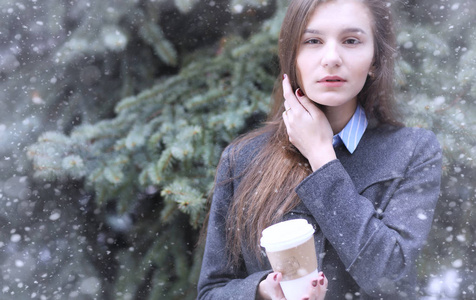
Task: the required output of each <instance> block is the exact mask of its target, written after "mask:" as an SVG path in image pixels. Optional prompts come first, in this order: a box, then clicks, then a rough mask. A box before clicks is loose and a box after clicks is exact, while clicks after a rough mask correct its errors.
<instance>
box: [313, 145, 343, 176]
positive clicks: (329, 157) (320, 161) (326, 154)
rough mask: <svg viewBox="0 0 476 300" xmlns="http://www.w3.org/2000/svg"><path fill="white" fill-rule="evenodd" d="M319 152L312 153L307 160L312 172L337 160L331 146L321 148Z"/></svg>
mask: <svg viewBox="0 0 476 300" xmlns="http://www.w3.org/2000/svg"><path fill="white" fill-rule="evenodd" d="M320 150H321V151H315V152H313V154H312V155H311V156H310V157H309V158H308V161H309V165H311V168H312V171H313V172H315V171H316V170H318V169H320V168H321V167H322V166H323V165H325V164H327V163H328V162H330V161H333V160H334V159H336V158H337V156H336V153H335V151H334V147H332V146H330V147H326V148H321V149H320Z"/></svg>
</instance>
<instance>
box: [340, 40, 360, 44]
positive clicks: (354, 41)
mask: <svg viewBox="0 0 476 300" xmlns="http://www.w3.org/2000/svg"><path fill="white" fill-rule="evenodd" d="M344 44H348V45H357V44H360V41H359V40H357V39H347V40H345V41H344Z"/></svg>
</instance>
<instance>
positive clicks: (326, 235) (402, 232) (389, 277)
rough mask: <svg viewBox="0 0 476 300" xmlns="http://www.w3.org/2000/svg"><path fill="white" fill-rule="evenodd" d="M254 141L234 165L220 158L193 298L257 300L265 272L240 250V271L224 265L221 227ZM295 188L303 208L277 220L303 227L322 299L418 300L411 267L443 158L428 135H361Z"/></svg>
mask: <svg viewBox="0 0 476 300" xmlns="http://www.w3.org/2000/svg"><path fill="white" fill-rule="evenodd" d="M265 141H266V136H261V137H258V138H256V139H254V140H252V141H250V142H249V143H248V144H247V145H245V146H244V147H243V148H241V149H242V150H240V151H239V153H238V154H237V155H236V157H234V159H233V162H234V163H233V164H232V163H231V161H232V160H231V158H230V149H229V148H227V149H226V150H225V151H224V152H223V154H222V160H221V162H220V164H219V166H218V169H217V177H216V187H215V191H214V196H213V199H212V204H211V208H210V218H209V224H208V231H207V240H206V245H205V252H204V257H203V263H202V269H201V273H200V279H199V283H198V299H217V300H218V299H219V300H223V299H244V300H246V299H255V295H256V291H257V287H258V284H259V282H260V281H261V280H263V279H264V278H265V277H266V276H267V274H269V273H270V272H272V270H271V267H270V265H269V262H268V260H267V259H266V258H264V259H263V263H261V264H260V263H259V260H258V259H257V258H256V257H254V255H253V254H252V253H251V252H250V251H249V249H247V248H246V247H242V256H243V264H242V265H241V266H239V267H229V266H227V253H226V239H225V221H226V217H227V211H228V207H229V205H230V201H232V200H233V194H234V191H235V190H236V187H237V185H238V184H239V179H234V180H231V181H230V180H228V179H230V178H234V177H236V176H237V175H239V174H240V172H242V171H243V169H244V168H245V167H246V166H247V164H248V163H249V162H250V160H251V159H252V157H253V153H255V151H256V150H257V149H259V147H261V146H262V145H263V143H264V142H265ZM335 150H336V154H337V159H336V160H333V161H331V162H329V163H327V164H326V165H324V166H323V167H321V168H320V169H318V170H316V171H315V172H314V173H312V174H311V175H309V176H308V177H307V178H306V179H305V180H303V181H302V182H301V183H300V184H299V185H298V186H297V187H296V189H295V191H296V192H297V194H298V196H299V198H300V199H301V203H300V204H299V205H298V206H297V207H296V208H294V209H293V210H292V211H291V212H289V213H287V214H286V215H285V216H284V219H285V220H286V219H292V218H305V219H307V220H308V222H310V223H311V224H313V226H314V228H315V229H316V232H315V234H314V237H315V246H316V252H317V255H318V269H319V271H323V272H324V274H325V276H326V277H327V278H328V281H329V285H328V292H327V295H326V300H328V299H329V300H333V299H385V300H387V299H416V294H417V290H418V286H417V284H416V265H415V261H416V259H417V258H418V255H419V252H420V250H421V248H422V246H423V244H424V242H425V240H426V238H427V236H428V233H429V231H430V228H431V223H432V220H433V213H434V209H435V206H436V202H437V199H438V196H439V192H440V178H441V157H442V155H441V149H440V146H439V143H438V141H437V139H436V137H435V135H434V134H433V133H432V132H430V131H427V130H424V129H419V128H408V127H401V128H400V127H398V128H397V127H391V126H387V125H385V126H379V127H374V128H367V130H366V132H365V133H364V135H363V137H362V140H361V141H360V143H359V145H358V147H357V149H356V150H355V152H354V153H353V154H350V153H349V152H348V151H347V149H346V148H345V147H344V146H339V147H337V148H336V149H335Z"/></svg>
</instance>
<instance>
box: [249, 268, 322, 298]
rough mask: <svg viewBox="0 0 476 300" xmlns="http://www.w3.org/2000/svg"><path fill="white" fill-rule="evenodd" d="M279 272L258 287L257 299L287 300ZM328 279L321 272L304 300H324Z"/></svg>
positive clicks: (310, 283) (272, 274)
mask: <svg viewBox="0 0 476 300" xmlns="http://www.w3.org/2000/svg"><path fill="white" fill-rule="evenodd" d="M282 278H283V277H282V275H281V273H279V272H273V273H271V274H269V275H268V276H267V277H266V279H265V280H263V281H261V282H260V284H259V286H258V292H257V296H258V297H257V299H259V300H286V298H285V297H284V293H283V290H282V289H281V286H280V285H279V282H280V281H281V280H282ZM327 284H328V281H327V278H326V277H325V276H324V274H323V273H322V272H319V274H318V277H317V278H313V279H311V281H310V282H309V287H308V289H307V291H306V292H305V294H304V295H303V297H302V298H301V299H302V300H324V298H325V297H326V292H327Z"/></svg>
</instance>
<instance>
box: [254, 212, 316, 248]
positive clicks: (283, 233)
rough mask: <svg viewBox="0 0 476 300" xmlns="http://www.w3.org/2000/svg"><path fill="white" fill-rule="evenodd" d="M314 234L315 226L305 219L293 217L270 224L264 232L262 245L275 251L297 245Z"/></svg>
mask: <svg viewBox="0 0 476 300" xmlns="http://www.w3.org/2000/svg"><path fill="white" fill-rule="evenodd" d="M313 234H314V228H313V227H312V225H311V224H309V223H308V222H307V220H305V219H293V220H288V221H284V222H280V223H277V224H274V225H271V226H269V227H268V228H266V229H265V230H263V232H262V236H261V246H263V247H264V248H265V249H266V251H269V252H275V251H282V250H286V249H289V248H293V247H296V246H298V245H300V244H302V243H304V242H305V241H307V240H308V239H309V238H310V237H311V236H312V235H313Z"/></svg>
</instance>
